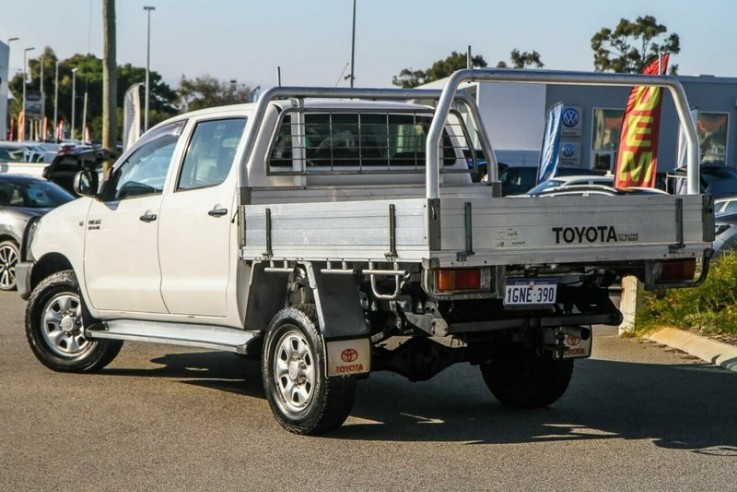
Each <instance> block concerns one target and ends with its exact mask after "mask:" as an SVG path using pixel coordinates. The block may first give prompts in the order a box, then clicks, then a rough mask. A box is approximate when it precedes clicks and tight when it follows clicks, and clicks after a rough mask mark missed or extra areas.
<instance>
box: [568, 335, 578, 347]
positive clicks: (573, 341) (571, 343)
mask: <svg viewBox="0 0 737 492" xmlns="http://www.w3.org/2000/svg"><path fill="white" fill-rule="evenodd" d="M579 343H581V339H580V338H578V337H574V336H573V335H568V336H567V337H566V345H568V346H569V347H575V346H576V345H578V344H579Z"/></svg>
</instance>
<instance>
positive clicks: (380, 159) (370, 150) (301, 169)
mask: <svg viewBox="0 0 737 492" xmlns="http://www.w3.org/2000/svg"><path fill="white" fill-rule="evenodd" d="M431 122H432V113H431V112H430V111H429V110H428V111H377V110H375V111H366V112H361V113H356V112H346V111H340V110H319V109H308V110H304V111H303V112H302V111H299V110H287V111H285V112H284V114H282V116H281V119H280V121H279V124H278V126H277V131H276V134H275V136H274V139H273V141H272V144H271V148H270V151H269V154H268V156H269V157H268V166H269V173H271V174H361V173H366V174H368V173H424V172H425V171H424V170H425V144H426V141H427V133H428V131H429V128H430V123H431ZM449 127H451V124H449V125H448V127H446V129H445V130H444V132H443V139H442V148H441V155H442V159H443V160H442V163H441V167H442V168H443V171H444V172H451V171H459V172H464V173H468V172H469V170H468V168H467V167H466V165H465V162H466V161H465V157H464V151H465V150H467V148H468V145H467V141H468V139H467V137H466V130H465V126H464V125H463V124H462V120H461V119H460V117H459V116H456V115H454V116H453V123H452V128H449Z"/></svg>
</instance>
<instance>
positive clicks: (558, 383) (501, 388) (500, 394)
mask: <svg viewBox="0 0 737 492" xmlns="http://www.w3.org/2000/svg"><path fill="white" fill-rule="evenodd" d="M481 374H482V375H483V377H484V381H485V382H486V386H488V387H489V390H491V393H492V394H493V395H494V396H495V397H496V398H497V400H499V401H500V402H501V403H502V404H503V405H506V406H508V407H513V408H540V407H546V406H548V405H550V404H552V403H553V402H555V401H557V400H558V398H560V397H561V396H563V393H565V391H566V389H567V388H568V383H570V381H571V376H572V375H573V360H572V359H564V360H554V359H553V358H552V354H550V353H545V354H543V355H537V354H536V353H535V352H534V351H532V350H529V351H528V350H525V351H520V352H518V353H516V354H514V355H512V356H508V357H503V358H496V359H494V360H492V361H491V362H488V363H485V364H481Z"/></svg>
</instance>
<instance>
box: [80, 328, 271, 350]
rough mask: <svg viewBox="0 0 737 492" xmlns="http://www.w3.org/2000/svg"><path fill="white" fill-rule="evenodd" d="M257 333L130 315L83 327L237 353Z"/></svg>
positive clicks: (98, 334)
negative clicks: (142, 319)
mask: <svg viewBox="0 0 737 492" xmlns="http://www.w3.org/2000/svg"><path fill="white" fill-rule="evenodd" d="M258 335H259V333H258V332H252V331H244V330H239V329H237V328H226V327H223V326H214V325H212V326H202V325H190V324H186V323H161V322H155V321H140V320H129V319H123V320H114V321H108V322H105V323H102V324H97V325H94V326H91V327H89V328H87V329H86V330H85V336H87V337H89V338H97V339H108V340H131V341H136V342H151V343H164V344H170V345H184V346H188V347H201V348H206V349H212V350H224V351H227V352H235V353H238V354H246V353H247V352H248V344H249V343H250V342H251V341H253V340H254V339H256V338H258Z"/></svg>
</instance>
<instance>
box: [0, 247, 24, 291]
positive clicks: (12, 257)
mask: <svg viewBox="0 0 737 492" xmlns="http://www.w3.org/2000/svg"><path fill="white" fill-rule="evenodd" d="M19 256H20V252H19V250H18V245H17V244H15V242H13V241H11V240H7V241H2V242H0V290H13V289H15V287H16V281H15V266H16V265H17V264H18V257H19Z"/></svg>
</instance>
